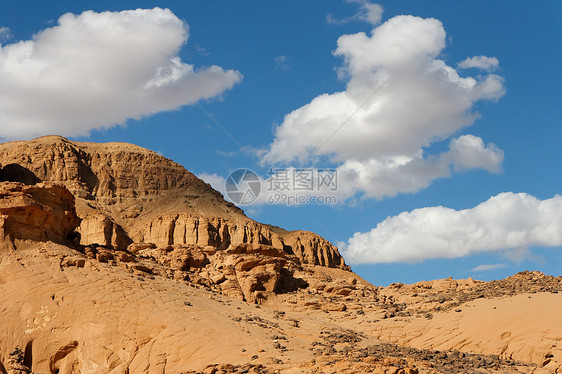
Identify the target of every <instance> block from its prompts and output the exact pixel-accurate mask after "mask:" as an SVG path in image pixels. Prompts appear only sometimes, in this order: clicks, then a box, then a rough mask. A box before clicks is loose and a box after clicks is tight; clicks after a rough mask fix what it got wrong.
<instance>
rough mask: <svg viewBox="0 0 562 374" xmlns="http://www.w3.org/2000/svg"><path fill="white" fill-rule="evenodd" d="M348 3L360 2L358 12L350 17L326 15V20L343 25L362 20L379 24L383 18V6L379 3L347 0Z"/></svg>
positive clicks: (365, 0) (364, 0)
mask: <svg viewBox="0 0 562 374" xmlns="http://www.w3.org/2000/svg"><path fill="white" fill-rule="evenodd" d="M347 2H348V3H356V4H359V10H358V11H357V13H355V14H354V15H352V16H350V17H345V18H335V17H334V16H333V15H332V14H328V15H327V16H326V22H327V23H329V24H334V25H343V24H346V23H349V22H354V21H362V22H368V23H370V24H371V25H373V26H374V25H378V24H379V22H380V21H381V18H382V13H383V8H382V6H380V5H379V4H375V3H371V2H369V1H367V0H347Z"/></svg>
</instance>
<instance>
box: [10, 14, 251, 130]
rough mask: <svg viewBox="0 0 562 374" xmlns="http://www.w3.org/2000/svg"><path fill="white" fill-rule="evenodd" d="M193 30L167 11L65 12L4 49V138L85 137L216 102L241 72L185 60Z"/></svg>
mask: <svg viewBox="0 0 562 374" xmlns="http://www.w3.org/2000/svg"><path fill="white" fill-rule="evenodd" d="M187 39H188V26H187V24H185V23H184V22H183V21H181V20H180V19H179V18H177V17H176V16H175V15H174V14H173V13H172V12H171V11H170V10H168V9H160V8H154V9H137V10H128V11H122V12H103V13H96V12H93V11H86V12H84V13H82V14H79V15H74V14H70V13H68V14H65V15H63V16H62V17H60V19H59V20H58V23H57V25H56V26H54V27H51V28H48V29H45V30H43V31H41V32H39V33H37V34H36V35H35V36H34V37H33V40H27V41H21V42H18V43H13V44H7V45H4V46H1V47H0V82H1V84H0V123H2V126H1V127H0V137H2V138H6V139H14V138H31V137H35V136H39V135H45V134H62V135H67V136H76V135H86V134H88V133H89V132H90V131H91V130H93V129H98V128H108V127H112V126H115V125H116V124H124V123H125V122H126V121H127V120H128V119H131V118H132V119H138V118H141V117H143V116H147V115H151V114H154V113H157V112H160V111H166V110H173V109H176V108H178V107H180V106H182V105H186V104H192V103H194V102H196V101H198V100H201V99H209V98H213V97H216V96H217V95H220V94H221V93H222V92H224V91H225V90H228V89H230V88H232V87H233V86H234V85H235V84H236V83H238V82H239V81H240V80H241V74H240V73H238V72H237V71H234V70H224V69H223V68H221V67H219V66H210V67H206V68H201V69H195V68H194V66H193V65H190V64H186V63H184V62H182V61H181V59H180V57H179V56H178V52H179V50H180V48H181V47H182V46H183V45H184V44H185V43H186V42H187Z"/></svg>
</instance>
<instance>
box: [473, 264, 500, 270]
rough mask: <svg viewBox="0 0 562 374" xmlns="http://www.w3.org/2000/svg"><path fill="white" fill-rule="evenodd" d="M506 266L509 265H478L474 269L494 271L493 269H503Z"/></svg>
mask: <svg viewBox="0 0 562 374" xmlns="http://www.w3.org/2000/svg"><path fill="white" fill-rule="evenodd" d="M505 267H507V265H506V264H493V265H478V266H476V267H474V269H472V271H492V270H498V269H503V268H505Z"/></svg>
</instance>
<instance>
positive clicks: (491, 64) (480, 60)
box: [457, 56, 500, 71]
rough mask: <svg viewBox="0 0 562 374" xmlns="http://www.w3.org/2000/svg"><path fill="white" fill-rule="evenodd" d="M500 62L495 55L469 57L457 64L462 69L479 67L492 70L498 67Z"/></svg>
mask: <svg viewBox="0 0 562 374" xmlns="http://www.w3.org/2000/svg"><path fill="white" fill-rule="evenodd" d="M499 64H500V62H499V61H498V59H497V58H495V57H488V56H474V57H469V58H467V59H466V60H463V61H461V62H459V63H458V64H457V66H458V67H459V68H461V69H470V68H477V69H483V70H488V71H492V70H495V69H497V68H498V66H499Z"/></svg>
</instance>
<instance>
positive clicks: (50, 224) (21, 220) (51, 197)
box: [0, 182, 80, 243]
mask: <svg viewBox="0 0 562 374" xmlns="http://www.w3.org/2000/svg"><path fill="white" fill-rule="evenodd" d="M79 224H80V220H79V218H78V216H77V215H76V210H75V208H74V196H73V195H72V194H71V193H70V192H69V191H68V190H67V189H66V188H64V187H62V186H57V185H55V184H52V183H39V184H36V185H31V186H28V185H25V184H23V183H18V182H1V183H0V237H2V238H4V237H6V236H8V237H10V238H11V239H16V238H17V239H30V240H37V241H47V240H50V241H54V242H58V243H68V242H69V241H71V240H72V239H73V238H72V237H71V235H70V234H72V233H73V232H74V229H76V227H77V226H78V225H79Z"/></svg>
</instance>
